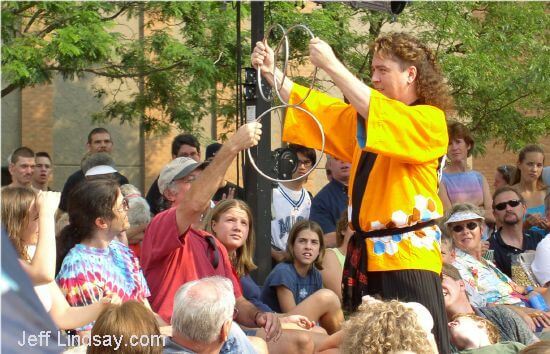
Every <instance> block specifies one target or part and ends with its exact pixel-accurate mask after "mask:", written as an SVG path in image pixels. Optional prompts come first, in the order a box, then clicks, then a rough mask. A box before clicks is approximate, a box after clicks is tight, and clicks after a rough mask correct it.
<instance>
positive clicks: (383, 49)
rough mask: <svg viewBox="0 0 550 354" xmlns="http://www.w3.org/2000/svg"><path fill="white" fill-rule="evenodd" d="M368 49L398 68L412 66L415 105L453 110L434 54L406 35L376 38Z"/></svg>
mask: <svg viewBox="0 0 550 354" xmlns="http://www.w3.org/2000/svg"><path fill="white" fill-rule="evenodd" d="M372 49H373V51H374V53H377V54H381V55H383V56H389V57H390V58H394V59H398V60H399V61H400V62H401V65H402V69H405V67H407V66H410V65H412V66H415V67H416V69H417V78H416V81H417V87H416V93H417V95H418V101H419V102H418V103H420V104H429V105H432V106H435V107H438V108H439V109H441V110H443V111H447V112H448V111H451V110H452V109H453V108H454V101H453V97H452V95H451V94H450V89H449V85H447V82H446V80H445V78H444V77H443V74H442V72H441V69H440V67H439V64H438V63H437V58H436V55H435V53H434V52H433V50H431V49H430V48H428V46H426V45H425V44H423V43H422V42H420V41H419V40H418V39H417V38H415V37H413V36H411V35H409V34H406V33H388V34H385V35H382V36H380V37H378V38H377V39H376V40H375V42H374V43H373V44H372Z"/></svg>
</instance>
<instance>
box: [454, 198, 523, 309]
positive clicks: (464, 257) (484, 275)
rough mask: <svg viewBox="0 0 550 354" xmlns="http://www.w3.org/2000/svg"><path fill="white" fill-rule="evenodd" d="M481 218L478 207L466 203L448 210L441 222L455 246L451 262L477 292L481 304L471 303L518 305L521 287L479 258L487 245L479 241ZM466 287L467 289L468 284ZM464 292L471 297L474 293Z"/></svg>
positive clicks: (481, 213) (520, 302)
mask: <svg viewBox="0 0 550 354" xmlns="http://www.w3.org/2000/svg"><path fill="white" fill-rule="evenodd" d="M484 220H485V218H484V217H483V212H482V210H481V209H480V208H478V207H476V206H474V205H472V204H469V203H463V204H456V205H455V206H453V208H452V209H451V210H450V211H449V212H448V214H447V217H446V218H445V222H444V225H445V227H446V228H447V231H448V232H449V234H450V235H451V237H452V239H453V244H454V246H455V249H456V259H455V261H454V262H453V265H454V266H455V267H456V268H457V269H458V270H459V271H460V275H461V276H462V278H463V280H464V281H465V282H467V283H468V284H469V285H470V286H471V287H472V288H473V289H474V290H476V291H477V292H478V293H479V295H481V296H480V297H478V298H480V299H481V301H482V303H476V304H474V305H476V306H486V305H487V304H490V303H493V304H501V305H521V304H522V296H521V294H523V293H524V292H525V289H524V288H523V287H521V286H519V285H517V284H515V283H514V282H513V281H512V280H511V279H510V278H509V277H508V276H507V275H505V274H504V273H502V272H501V271H500V270H499V269H498V268H497V267H496V266H495V265H494V264H493V263H492V262H491V261H488V260H486V259H484V258H483V255H484V253H485V252H486V251H487V248H488V244H487V243H486V242H485V241H482V240H481V235H482V233H483V228H484V227H485V226H484V225H485V224H484V222H483V221H484ZM466 290H467V292H468V287H466ZM468 295H469V296H470V299H473V298H474V297H473V295H476V294H472V293H470V294H468Z"/></svg>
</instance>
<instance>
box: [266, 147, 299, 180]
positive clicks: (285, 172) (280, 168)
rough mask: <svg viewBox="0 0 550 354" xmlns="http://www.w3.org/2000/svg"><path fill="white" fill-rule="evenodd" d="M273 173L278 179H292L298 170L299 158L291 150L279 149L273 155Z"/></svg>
mask: <svg viewBox="0 0 550 354" xmlns="http://www.w3.org/2000/svg"><path fill="white" fill-rule="evenodd" d="M271 160H272V165H273V169H272V170H273V172H274V174H275V176H277V179H292V175H293V174H294V172H296V170H297V169H298V156H297V155H296V153H295V152H294V151H292V150H291V149H289V148H278V149H275V151H273V152H272V153H271Z"/></svg>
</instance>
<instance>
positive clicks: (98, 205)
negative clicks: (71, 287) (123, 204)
mask: <svg viewBox="0 0 550 354" xmlns="http://www.w3.org/2000/svg"><path fill="white" fill-rule="evenodd" d="M118 190H119V187H118V182H117V181H115V180H112V179H95V180H84V181H82V182H81V183H79V184H78V185H77V186H76V187H75V188H74V189H73V190H72V191H71V193H70V194H69V200H68V203H67V213H68V214H69V225H67V226H65V227H64V228H63V229H62V230H61V233H60V235H59V239H58V243H57V272H59V270H60V269H61V264H63V259H64V258H65V256H66V255H67V253H68V252H69V251H70V250H71V248H73V247H74V246H75V245H76V244H78V243H80V242H82V241H83V240H85V239H88V238H91V237H92V235H93V233H94V231H95V229H96V224H95V221H96V219H97V218H104V219H105V220H112V219H113V218H114V217H115V213H114V212H113V207H114V206H115V204H116V200H117V197H118V193H119V191H118Z"/></svg>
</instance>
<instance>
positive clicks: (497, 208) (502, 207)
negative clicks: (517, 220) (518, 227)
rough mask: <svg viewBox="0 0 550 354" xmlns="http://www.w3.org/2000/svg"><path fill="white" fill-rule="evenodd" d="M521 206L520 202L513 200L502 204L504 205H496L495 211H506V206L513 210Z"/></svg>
mask: <svg viewBox="0 0 550 354" xmlns="http://www.w3.org/2000/svg"><path fill="white" fill-rule="evenodd" d="M520 204H521V201H520V200H517V199H512V200H509V201H507V202H502V203H498V204H495V209H496V210H504V209H506V205H509V206H511V207H512V208H515V207H517V206H518V205H520Z"/></svg>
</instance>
